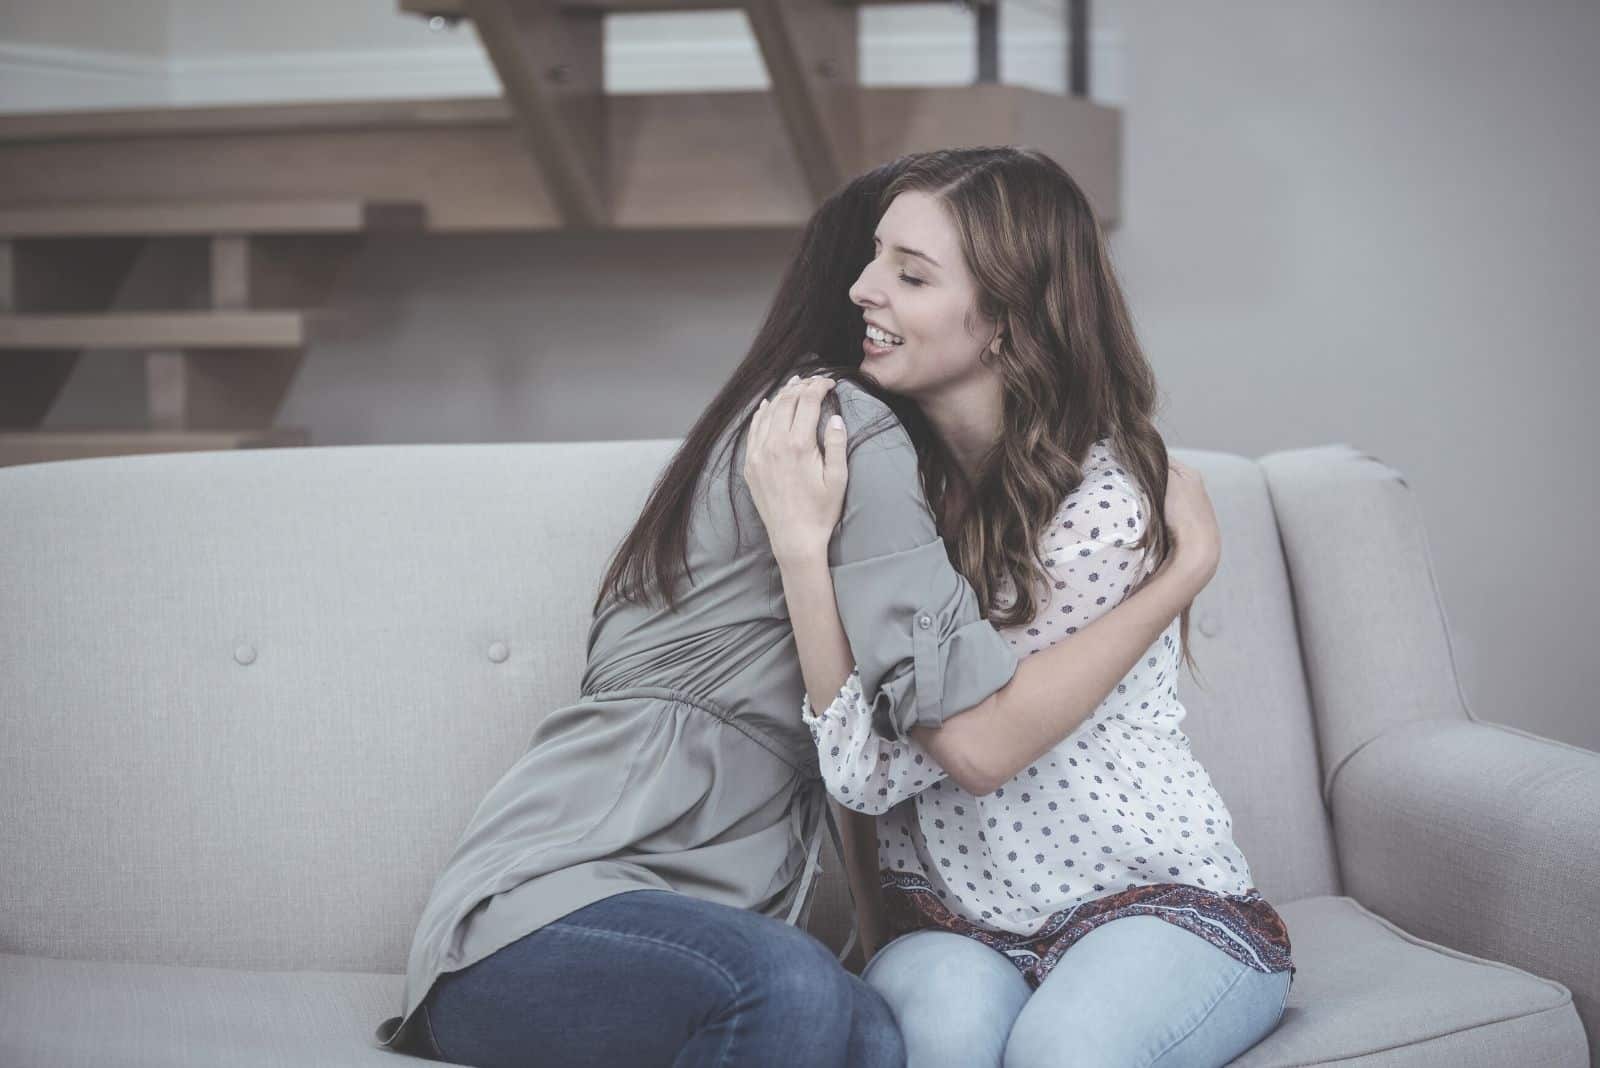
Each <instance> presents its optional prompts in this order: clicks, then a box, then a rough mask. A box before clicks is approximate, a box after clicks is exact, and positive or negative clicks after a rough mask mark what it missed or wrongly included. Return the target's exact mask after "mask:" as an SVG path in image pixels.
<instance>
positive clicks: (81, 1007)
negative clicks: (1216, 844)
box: [0, 897, 1589, 1068]
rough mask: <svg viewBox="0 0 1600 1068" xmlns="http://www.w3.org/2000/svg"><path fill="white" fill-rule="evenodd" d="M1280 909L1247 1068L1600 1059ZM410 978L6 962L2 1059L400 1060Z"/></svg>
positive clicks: (1403, 946)
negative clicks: (1275, 1000)
mask: <svg viewBox="0 0 1600 1068" xmlns="http://www.w3.org/2000/svg"><path fill="white" fill-rule="evenodd" d="M1279 912H1280V913H1281V914H1282V915H1283V918H1284V920H1285V921H1286V922H1287V923H1288V925H1289V934H1290V938H1291V940H1292V941H1293V944H1294V958H1295V964H1296V966H1297V967H1298V969H1299V972H1298V974H1297V975H1296V976H1295V981H1294V988H1293V989H1292V990H1291V991H1290V994H1289V1004H1288V1006H1287V1007H1286V1008H1285V1010H1284V1015H1283V1020H1282V1021H1281V1022H1280V1023H1279V1025H1278V1028H1277V1030H1275V1031H1274V1032H1273V1033H1272V1034H1271V1035H1268V1036H1267V1037H1266V1038H1265V1039H1264V1040H1262V1041H1261V1042H1260V1043H1258V1044H1257V1045H1256V1046H1254V1047H1253V1048H1252V1049H1250V1050H1249V1051H1247V1052H1246V1053H1245V1054H1244V1055H1243V1056H1242V1057H1240V1058H1238V1059H1236V1060H1235V1061H1233V1062H1232V1063H1233V1068H1269V1066H1272V1068H1278V1066H1286V1065H1305V1064H1322V1063H1326V1062H1329V1061H1339V1062H1341V1063H1346V1062H1347V1061H1349V1062H1352V1063H1359V1064H1361V1065H1435V1064H1437V1065H1449V1066H1450V1068H1474V1066H1478V1065H1483V1066H1485V1068H1487V1066H1497V1068H1498V1066H1503V1065H1507V1064H1537V1065H1549V1066H1557V1065H1572V1066H1574V1068H1580V1066H1584V1065H1587V1064H1588V1063H1589V1060H1588V1052H1587V1050H1588V1046H1587V1042H1586V1040H1585V1037H1584V1032H1583V1028H1582V1025H1581V1024H1580V1022H1579V1020H1578V1015H1577V1012H1576V1010H1575V1009H1574V1008H1573V1004H1572V996H1571V994H1570V993H1569V992H1568V991H1567V988H1566V987H1564V986H1562V985H1561V984H1559V983H1554V982H1550V981H1548V980H1545V979H1540V978H1539V977H1537V976H1534V975H1529V974H1528V973H1527V972H1524V971H1520V970H1518V969H1516V968H1512V967H1510V966H1508V965H1505V964H1498V963H1495V962H1493V961H1485V960H1479V959H1478V958H1476V957H1471V956H1468V955H1466V954H1465V953H1458V952H1456V951H1455V950H1452V949H1447V948H1445V947H1443V946H1439V945H1435V944H1433V943H1431V942H1425V941H1423V940H1421V939H1419V938H1413V937H1411V936H1410V935H1408V934H1406V933H1405V932H1404V931H1402V930H1400V929H1399V928H1397V927H1395V926H1394V925H1393V924H1391V923H1389V922H1388V921H1387V920H1385V919H1383V918H1382V917H1379V916H1376V915H1374V914H1372V913H1371V912H1369V911H1367V910H1366V909H1364V908H1362V907H1361V906H1360V905H1359V904H1357V903H1356V901H1355V900H1354V899H1352V898H1348V897H1314V898H1302V899H1301V900H1299V901H1295V902H1291V903H1289V904H1287V905H1283V906H1280V907H1279ZM401 982H402V977H401V976H398V975H374V974H367V973H358V972H246V971H229V970H226V969H218V968H186V967H176V966H171V965H156V964H104V963H97V962H94V961H70V960H52V959H47V958H44V957H24V956H17V955H14V954H0V1064H27V1065H41V1066H54V1065H67V1064H84V1065H87V1064H94V1065H104V1066H108V1068H120V1066H124V1065H150V1066H156V1065H160V1066H162V1068H168V1066H183V1065H195V1066H200V1065H204V1066H207V1068H209V1066H212V1065H218V1064H226V1065H230V1066H238V1068H254V1066H266V1065H274V1066H288V1065H302V1064H316V1065H330V1066H339V1065H370V1066H374V1068H382V1066H383V1065H390V1066H393V1065H394V1064H395V1063H396V1061H395V1058H396V1057H398V1056H401V1054H398V1053H395V1052H391V1051H387V1050H382V1049H378V1048H376V1047H375V1046H374V1045H373V1044H372V1029H373V1026H374V1024H375V1022H376V1021H378V1020H380V1019H383V1018H385V1017H387V1016H391V1015H393V1014H394V1012H395V1011H396V1006H397V1005H398V1004H399V998H400V987H401Z"/></svg>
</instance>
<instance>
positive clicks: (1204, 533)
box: [1163, 457, 1222, 591]
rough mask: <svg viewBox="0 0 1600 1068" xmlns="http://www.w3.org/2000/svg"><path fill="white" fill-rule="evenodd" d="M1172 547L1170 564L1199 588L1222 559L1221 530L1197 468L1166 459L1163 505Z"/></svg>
mask: <svg viewBox="0 0 1600 1068" xmlns="http://www.w3.org/2000/svg"><path fill="white" fill-rule="evenodd" d="M1163 511H1164V512H1165V516H1166V524H1167V529H1168V530H1169V531H1170V532H1171V534H1172V541H1173V546H1174V551H1173V554H1172V556H1171V557H1170V558H1169V559H1168V563H1169V565H1171V566H1173V567H1177V568H1182V569H1184V570H1185V571H1187V572H1188V573H1189V574H1191V575H1193V576H1194V579H1195V583H1196V586H1195V589H1196V590H1197V591H1198V590H1200V589H1202V588H1204V587H1205V585H1206V583H1208V582H1210V581H1211V577H1212V576H1213V575H1215V574H1216V573H1217V565H1218V563H1219V562H1220V561H1221V559H1222V530H1221V528H1220V527H1219V526H1218V525H1217V513H1216V512H1215V511H1214V510H1213V509H1212V507H1211V497H1210V495H1209V494H1207V493H1206V484H1205V479H1204V478H1203V477H1202V476H1201V474H1200V472H1199V471H1197V470H1195V469H1194V468H1192V467H1190V466H1189V465H1188V464H1184V463H1179V462H1178V461H1177V460H1174V459H1171V458H1170V457H1169V458H1168V460H1167V495H1166V498H1165V503H1164V505H1163Z"/></svg>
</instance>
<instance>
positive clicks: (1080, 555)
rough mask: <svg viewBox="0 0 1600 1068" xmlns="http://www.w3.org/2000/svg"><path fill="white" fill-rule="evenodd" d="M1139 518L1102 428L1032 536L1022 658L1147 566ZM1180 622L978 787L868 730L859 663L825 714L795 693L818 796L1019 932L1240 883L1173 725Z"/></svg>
mask: <svg viewBox="0 0 1600 1068" xmlns="http://www.w3.org/2000/svg"><path fill="white" fill-rule="evenodd" d="M1150 514H1151V513H1150V510H1149V508H1148V507H1146V506H1145V504H1144V497H1143V494H1141V493H1140V491H1139V488H1138V486H1137V484H1136V483H1135V482H1134V481H1133V480H1132V479H1131V478H1129V477H1128V475H1127V474H1126V473H1125V472H1124V470H1123V469H1122V467H1121V466H1120V465H1119V464H1118V463H1117V462H1116V460H1115V458H1114V457H1113V455H1112V452H1111V447H1110V442H1109V440H1104V439H1103V440H1101V441H1099V442H1096V443H1095V444H1094V446H1093V447H1092V448H1091V449H1090V452H1089V456H1088V458H1087V461H1086V463H1085V467H1084V477H1083V480H1082V482H1081V483H1080V484H1079V485H1078V487H1077V488H1076V489H1074V490H1073V491H1072V492H1071V493H1069V494H1068V495H1067V497H1066V499H1065V500H1064V501H1062V503H1061V507H1060V509H1059V510H1058V511H1057V513H1056V515H1055V518H1054V519H1053V520H1052V521H1051V523H1050V525H1049V526H1048V527H1047V528H1046V531H1045V533H1044V535H1043V536H1042V539H1041V543H1040V555H1041V557H1042V558H1043V560H1044V561H1045V564H1046V566H1047V568H1048V571H1049V574H1050V581H1049V582H1047V583H1044V584H1041V587H1040V589H1039V591H1038V593H1037V595H1036V601H1035V603H1036V604H1037V605H1038V606H1039V609H1038V613H1037V614H1036V616H1035V617H1034V619H1033V620H1032V621H1031V622H1030V623H1027V624H1023V625H1021V626H1017V627H1005V628H999V632H1000V634H1001V635H1002V636H1003V637H1005V638H1006V639H1007V640H1009V641H1010V642H1011V643H1012V645H1013V646H1015V647H1016V648H1017V649H1018V653H1019V655H1021V656H1025V655H1027V654H1029V653H1034V652H1038V651H1040V650H1042V649H1045V648H1048V647H1050V646H1052V645H1054V644H1055V643H1056V642H1058V641H1060V640H1062V638H1064V637H1066V636H1067V635H1069V634H1072V633H1074V632H1075V631H1076V630H1077V629H1078V628H1079V627H1081V626H1084V625H1086V624H1087V623H1089V622H1090V621H1092V620H1094V619H1095V618H1097V617H1098V616H1100V615H1102V614H1104V613H1105V612H1108V611H1110V610H1111V609H1112V608H1113V607H1115V606H1116V605H1117V604H1118V603H1119V602H1120V601H1121V600H1122V598H1123V597H1125V596H1126V595H1127V594H1128V592H1129V590H1130V589H1132V587H1133V586H1134V585H1135V584H1137V582H1138V581H1139V580H1140V579H1142V578H1143V577H1144V576H1145V575H1146V574H1148V573H1149V571H1150V570H1151V568H1150V567H1149V565H1148V558H1147V557H1146V555H1145V552H1144V550H1143V549H1142V548H1132V547H1130V546H1131V543H1133V542H1135V541H1138V540H1139V539H1140V537H1141V536H1142V535H1143V534H1144V529H1145V524H1146V522H1147V521H1148V518H1149V516H1150ZM1008 596H1009V592H1008V591H1005V590H1002V597H1008ZM1178 629H1179V622H1178V620H1177V619H1174V620H1173V621H1172V623H1171V625H1170V626H1168V628H1167V629H1166V631H1165V632H1164V633H1163V634H1162V635H1161V637H1160V638H1159V639H1158V640H1157V641H1156V642H1155V643H1154V644H1152V645H1151V646H1150V648H1149V649H1148V650H1147V651H1146V654H1145V656H1144V657H1143V658H1141V659H1140V661H1139V663H1138V664H1137V665H1136V666H1135V667H1134V668H1133V670H1132V671H1130V672H1129V673H1128V675H1127V676H1126V677H1124V678H1123V679H1122V681H1121V682H1119V683H1118V684H1117V686H1116V688H1115V689H1114V690H1113V691H1112V693H1111V694H1110V695H1109V696H1108V697H1107V698H1106V699H1105V701H1104V702H1102V703H1101V704H1100V706H1099V707H1098V708H1096V709H1095V711H1094V713H1093V714H1092V715H1091V716H1090V717H1089V719H1087V720H1086V721H1084V723H1082V724H1081V725H1080V726H1079V727H1078V728H1077V729H1076V730H1074V731H1073V732H1072V733H1071V734H1069V735H1068V736H1067V737H1066V738H1065V739H1063V740H1062V741H1061V742H1060V743H1059V744H1057V745H1056V746H1055V747H1054V748H1053V749H1051V750H1050V751H1049V752H1047V753H1045V754H1044V755H1042V756H1041V757H1040V758H1039V759H1038V760H1037V761H1035V762H1034V763H1033V764H1032V765H1030V766H1029V767H1027V768H1024V769H1023V770H1022V771H1021V772H1020V773H1019V774H1018V775H1016V777H1014V778H1013V779H1012V780H1011V781H1010V782H1008V783H1006V784H1005V785H1004V786H1003V787H1001V788H999V789H997V790H995V791H994V793H992V794H986V795H984V796H981V797H977V796H974V795H972V794H969V793H967V792H966V791H964V790H962V789H961V787H959V786H958V785H957V784H956V783H955V781H954V780H953V779H950V778H948V777H947V776H946V775H945V773H944V770H943V769H942V768H940V767H939V765H938V764H937V763H936V762H935V761H934V759H933V757H932V755H931V754H929V753H928V752H927V751H926V750H925V749H924V748H923V747H922V746H921V745H919V744H918V743H917V742H916V741H915V740H914V739H913V738H911V737H910V736H909V735H908V736H907V737H905V738H903V739H901V740H898V741H890V740H887V739H885V738H882V737H880V736H879V735H878V734H877V733H876V732H875V731H874V730H873V729H872V724H871V717H870V705H869V702H867V701H866V700H865V699H864V697H863V695H862V693H861V677H860V673H859V671H852V672H851V674H850V677H849V678H848V679H847V680H846V681H845V684H844V686H843V688H842V689H841V690H840V691H839V695H838V696H837V697H836V698H835V699H834V701H833V703H832V704H831V705H829V706H828V708H827V709H825V710H824V711H823V712H822V714H821V715H817V714H816V713H815V710H814V709H813V708H812V706H811V702H810V699H809V697H807V698H806V699H804V701H803V703H802V708H801V716H802V719H803V720H804V722H805V723H806V725H807V726H808V727H809V728H810V730H811V735H812V737H813V738H814V739H815V740H816V744H817V755H818V758H819V762H820V764H821V768H822V775H823V779H824V780H825V781H826V783H827V787H828V791H829V793H831V794H832V795H833V796H834V797H835V798H836V799H838V800H839V802H840V803H841V804H844V805H846V806H848V807H849V808H852V809H855V810H857V811H859V812H868V813H873V814H878V815H880V817H881V818H880V819H879V820H878V860H879V865H880V867H881V868H882V869H884V870H886V871H891V872H894V871H900V872H913V873H920V874H922V875H923V876H924V877H925V878H926V879H927V880H928V882H929V884H930V885H931V886H932V887H933V888H934V889H935V891H936V892H937V893H938V895H939V897H940V898H941V899H942V900H943V902H944V904H945V905H946V906H947V907H949V908H950V909H951V910H952V911H953V912H955V913H956V914H958V915H960V916H963V917H965V918H966V919H968V920H969V921H971V922H972V923H974V924H978V925H981V926H983V927H987V928H990V929H993V930H996V931H1005V932H1010V933H1013V934H1027V933H1031V932H1033V931H1034V930H1036V929H1037V928H1038V927H1039V925H1040V924H1041V923H1042V922H1043V921H1044V920H1046V919H1047V918H1048V917H1050V916H1051V915H1052V914H1053V913H1056V912H1058V911H1060V910H1061V909H1065V908H1070V907H1072V906H1074V905H1076V904H1079V903H1080V902H1084V901H1089V900H1093V899H1095V898H1098V897H1101V896H1103V895H1106V894H1110V893H1115V892H1117V891H1121V890H1125V889H1127V888H1128V887H1130V886H1142V885H1147V884H1151V883H1188V884H1190V885H1192V886H1199V887H1203V888H1205V889H1208V890H1211V891H1214V892H1216V893H1220V894H1244V893H1246V892H1247V891H1248V890H1249V889H1250V888H1251V886H1252V880H1251V874H1250V869H1249V865H1248V864H1246V862H1245V858H1244V856H1243V855H1242V854H1241V853H1240V851H1239V849H1238V847H1237V846H1235V844H1234V842H1233V837H1232V827H1233V823H1232V820H1231V818H1230V817H1229V815H1228V810H1227V807H1226V806H1225V805H1224V804H1223V802H1222V798H1221V797H1220V796H1219V795H1218V794H1217V791H1216V789H1215V788H1214V787H1213V786H1212V784H1211V780H1210V777H1209V776H1207V774H1206V772H1205V769H1204V768H1202V767H1201V766H1200V763H1199V761H1197V760H1196V759H1195V757H1194V755H1193V754H1192V753H1191V752H1190V749H1189V739H1188V738H1187V737H1186V736H1185V735H1184V733H1183V731H1182V730H1181V729H1180V727H1179V725H1180V723H1181V722H1182V720H1183V717H1184V714H1185V711H1184V707H1183V705H1182V704H1180V703H1179V701H1178V696H1177V676H1178V663H1179V657H1180V655H1181V652H1182V650H1181V649H1180V648H1179V639H1178Z"/></svg>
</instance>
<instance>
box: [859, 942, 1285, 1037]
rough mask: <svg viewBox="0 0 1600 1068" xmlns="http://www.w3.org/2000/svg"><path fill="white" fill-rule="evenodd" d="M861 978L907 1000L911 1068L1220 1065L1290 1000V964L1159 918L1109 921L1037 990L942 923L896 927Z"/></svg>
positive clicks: (891, 998) (893, 1002) (899, 1014)
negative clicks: (1276, 968) (1233, 952)
mask: <svg viewBox="0 0 1600 1068" xmlns="http://www.w3.org/2000/svg"><path fill="white" fill-rule="evenodd" d="M861 977H862V979H864V980H865V981H866V983H867V985H868V986H870V987H872V988H873V989H874V990H877V991H880V992H881V993H882V994H883V996H884V998H886V999H887V1000H888V1002H889V1007H890V1009H892V1010H893V1011H894V1016H895V1020H896V1021H897V1022H898V1023H899V1024H900V1032H901V1034H902V1036H903V1037H904V1039H905V1045H906V1063H907V1065H909V1068H939V1066H943V1065H950V1066H952V1068H954V1066H959V1068H984V1066H1003V1068H1047V1066H1067V1065H1072V1066H1077V1065H1093V1066H1095V1068H1135V1066H1137V1068H1179V1066H1180V1065H1181V1066H1186V1068H1187V1066H1195V1068H1199V1066H1205V1068H1213V1066H1217V1065H1224V1064H1227V1063H1228V1062H1229V1061H1231V1060H1232V1059H1234V1058H1235V1057H1237V1056H1239V1054H1241V1053H1243V1052H1244V1051H1245V1050H1247V1049H1249V1048H1250V1047H1251V1046H1253V1045H1255V1044H1256V1043H1257V1042H1259V1041H1261V1039H1263V1038H1265V1037H1266V1036H1267V1035H1268V1034H1270V1033H1271V1032H1272V1030H1273V1028H1275V1027H1277V1026H1278V1021H1279V1020H1280V1019H1281V1018H1282V1016H1283V1007H1284V1003H1285V1002H1286V1001H1287V1000H1288V997H1289V973H1288V972H1286V971H1285V972H1273V973H1268V972H1260V971H1256V970H1255V969H1254V968H1251V967H1249V966H1248V965H1245V964H1241V963H1240V962H1239V961H1237V960H1235V959H1234V958H1233V957H1231V956H1229V955H1228V954H1226V953H1224V952H1223V951H1222V950H1220V949H1218V948H1217V947H1216V946H1213V945H1212V944H1211V943H1209V942H1207V941H1206V940H1205V939H1203V938H1201V937H1199V936H1198V935H1196V934H1194V933H1193V932H1191V931H1186V930H1184V929H1183V928H1181V927H1178V926H1177V925H1175V924H1171V923H1168V922H1167V921H1166V920H1163V919H1160V918H1158V917H1155V916H1124V917H1122V918H1121V919H1116V920H1111V921H1109V922H1107V923H1105V924H1102V925H1101V926H1099V927H1096V928H1095V929H1094V930H1092V931H1090V932H1089V933H1088V934H1086V935H1084V936H1083V937H1082V938H1080V939H1079V940H1078V941H1077V942H1076V943H1074V944H1073V946H1072V948H1071V949H1069V950H1067V951H1066V953H1064V954H1062V957H1061V959H1060V960H1059V961H1057V962H1056V964H1055V966H1054V967H1053V968H1052V969H1051V971H1050V974H1049V975H1047V976H1046V977H1045V980H1044V982H1043V983H1040V984H1039V988H1038V989H1037V990H1031V989H1030V987H1029V986H1028V984H1027V981H1026V980H1024V979H1023V978H1022V973H1021V972H1020V971H1018V970H1017V967H1016V965H1014V964H1012V963H1011V962H1010V961H1009V960H1007V959H1006V957H1005V956H1004V955H1003V954H1001V953H1000V952H999V951H997V950H994V949H991V948H989V947H988V946H986V945H984V944H983V943H982V942H978V941H976V940H974V939H971V938H967V937H966V936H964V935H959V934H955V933H953V932H950V931H937V930H921V931H913V932H911V933H910V934H906V935H901V936H900V937H899V938H896V939H895V940H894V941H892V942H890V943H889V944H888V945H886V946H884V947H883V948H882V949H880V950H879V951H878V952H877V954H875V955H874V956H873V958H872V960H871V961H869V962H868V963H867V966H866V968H864V969H863V970H862V973H861Z"/></svg>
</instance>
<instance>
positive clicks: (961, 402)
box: [915, 371, 1004, 483]
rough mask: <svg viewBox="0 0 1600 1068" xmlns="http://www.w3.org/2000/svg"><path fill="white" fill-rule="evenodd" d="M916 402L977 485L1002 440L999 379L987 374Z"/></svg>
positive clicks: (968, 477) (935, 431)
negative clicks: (985, 463)
mask: <svg viewBox="0 0 1600 1068" xmlns="http://www.w3.org/2000/svg"><path fill="white" fill-rule="evenodd" d="M915 400H916V402H917V405H918V407H920V408H921V409H922V412H923V414H924V415H926V416H927V417H928V422H930V423H931V424H933V430H934V433H936V434H938V435H939V439H940V440H941V441H943V442H944V444H945V447H946V448H948V449H949V450H950V452H951V453H952V454H953V455H954V456H955V459H956V463H957V465H959V466H960V468H961V470H962V472H963V473H965V474H966V476H967V479H968V480H969V481H971V482H973V483H976V482H977V479H978V474H979V472H980V471H981V470H982V468H983V462H984V460H985V459H987V457H988V455H989V453H990V451H991V450H992V449H993V448H994V446H995V445H996V444H997V443H998V442H999V440H1000V432H1001V423H1002V421H1003V416H1004V398H1003V396H1002V394H1001V390H1000V380H999V378H998V377H996V376H995V375H994V374H993V373H992V372H987V371H985V372H984V373H982V374H978V375H974V376H972V377H971V378H968V379H966V380H965V381H962V382H957V383H952V384H950V385H947V386H944V387H942V388H940V389H939V390H937V391H935V392H931V393H926V394H922V395H919V396H917V397H916V398H915Z"/></svg>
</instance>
